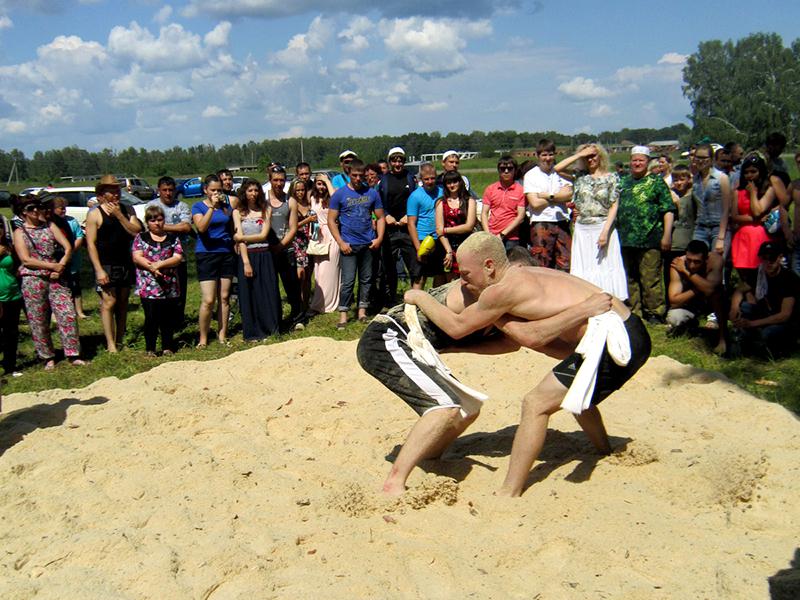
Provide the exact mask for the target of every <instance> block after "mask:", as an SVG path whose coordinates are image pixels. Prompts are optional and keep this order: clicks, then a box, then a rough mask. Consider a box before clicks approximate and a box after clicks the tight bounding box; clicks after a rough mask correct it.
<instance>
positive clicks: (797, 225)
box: [786, 152, 800, 275]
mask: <svg viewBox="0 0 800 600" xmlns="http://www.w3.org/2000/svg"><path fill="white" fill-rule="evenodd" d="M794 162H795V164H796V165H797V168H798V170H800V152H795V155H794ZM792 205H794V208H793V209H791V210H792V212H793V216H792V232H791V234H790V235H788V236H787V240H786V241H787V243H788V245H789V247H790V248H791V249H792V254H791V260H790V265H791V268H792V271H794V272H795V273H797V274H798V275H800V179H795V180H794V181H793V182H792V183H791V186H790V193H789V206H787V211H788V210H790V207H791V206H792Z"/></svg>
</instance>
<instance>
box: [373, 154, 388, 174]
mask: <svg viewBox="0 0 800 600" xmlns="http://www.w3.org/2000/svg"><path fill="white" fill-rule="evenodd" d="M376 164H377V165H378V167H380V170H381V171H380V175H386V174H387V173H388V172H389V162H388V161H387V160H386V159H385V158H379V159H378V160H377V161H376Z"/></svg>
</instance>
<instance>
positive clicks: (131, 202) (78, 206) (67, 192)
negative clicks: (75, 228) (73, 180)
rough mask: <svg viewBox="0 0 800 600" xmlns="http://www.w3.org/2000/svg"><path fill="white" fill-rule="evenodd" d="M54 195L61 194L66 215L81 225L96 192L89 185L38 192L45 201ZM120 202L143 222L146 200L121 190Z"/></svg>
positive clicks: (84, 220) (40, 198)
mask: <svg viewBox="0 0 800 600" xmlns="http://www.w3.org/2000/svg"><path fill="white" fill-rule="evenodd" d="M56 196H61V197H62V198H64V199H65V200H66V201H67V216H70V217H74V218H75V219H77V221H78V223H80V224H81V225H82V224H83V223H85V222H86V215H87V214H88V213H89V206H88V204H89V200H92V199H94V198H96V196H97V194H95V191H94V188H93V187H90V186H86V187H59V188H49V189H47V190H44V191H42V192H41V193H40V194H39V200H41V201H43V202H46V201H47V200H51V199H53V198H55V197H56ZM120 202H121V203H122V204H125V205H126V206H130V207H131V208H133V210H134V212H135V213H136V216H137V217H138V219H139V220H140V221H141V222H142V223H144V209H145V207H146V206H147V201H146V200H141V199H139V198H137V197H136V196H134V195H133V194H129V193H128V192H126V191H125V190H122V197H121V199H120Z"/></svg>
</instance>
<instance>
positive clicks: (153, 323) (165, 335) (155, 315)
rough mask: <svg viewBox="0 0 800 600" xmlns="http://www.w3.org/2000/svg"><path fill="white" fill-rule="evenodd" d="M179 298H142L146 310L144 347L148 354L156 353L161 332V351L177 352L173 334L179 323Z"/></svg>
mask: <svg viewBox="0 0 800 600" xmlns="http://www.w3.org/2000/svg"><path fill="white" fill-rule="evenodd" d="M177 307H178V299H177V298H142V308H143V309H144V346H145V350H147V352H155V351H156V340H157V339H158V334H159V331H160V332H161V350H162V351H163V350H169V351H171V352H174V351H175V347H174V346H175V344H174V342H173V340H172V334H173V333H174V332H175V325H176V321H177V317H178V314H177Z"/></svg>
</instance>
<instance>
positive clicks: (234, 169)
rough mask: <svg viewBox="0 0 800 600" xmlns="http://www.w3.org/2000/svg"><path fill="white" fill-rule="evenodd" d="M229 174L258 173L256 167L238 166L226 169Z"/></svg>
mask: <svg viewBox="0 0 800 600" xmlns="http://www.w3.org/2000/svg"><path fill="white" fill-rule="evenodd" d="M228 170H229V171H230V172H231V173H238V172H239V171H258V165H238V166H235V167H228Z"/></svg>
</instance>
